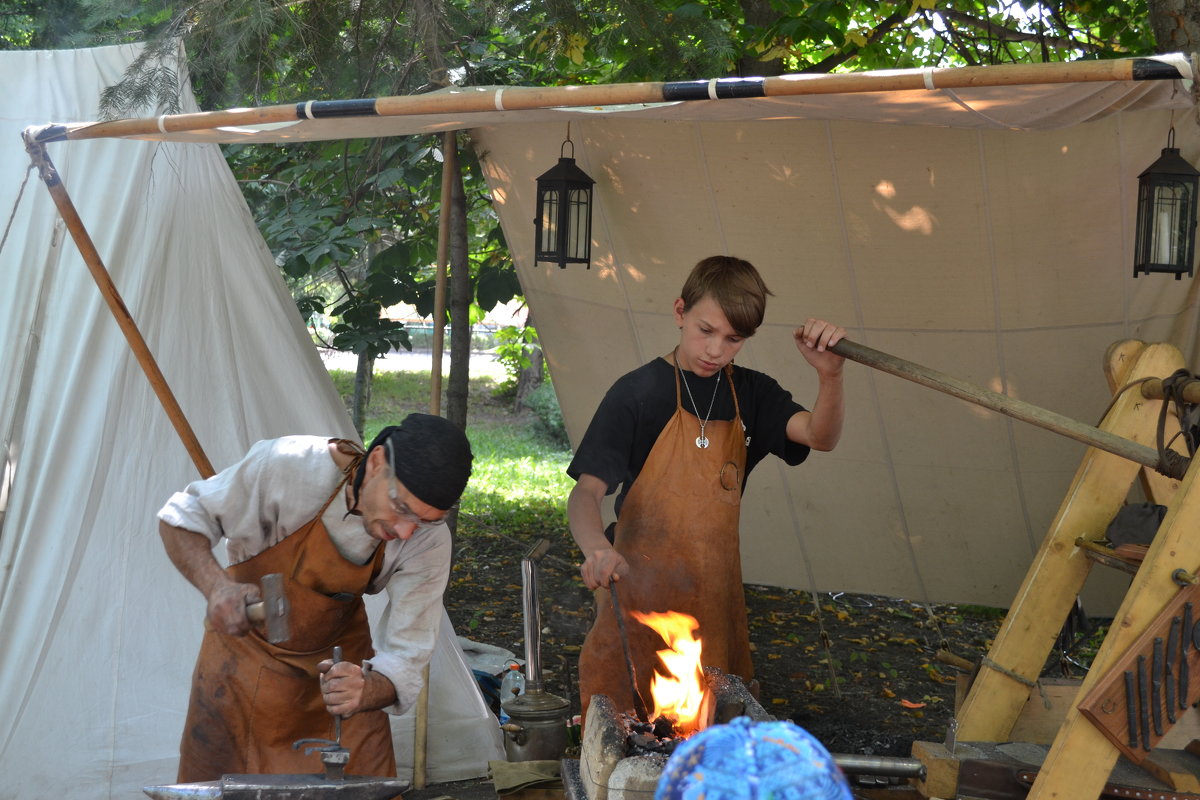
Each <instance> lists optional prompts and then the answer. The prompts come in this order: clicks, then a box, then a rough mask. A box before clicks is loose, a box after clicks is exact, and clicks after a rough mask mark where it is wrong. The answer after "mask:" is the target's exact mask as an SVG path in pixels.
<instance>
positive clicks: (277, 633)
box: [246, 572, 292, 644]
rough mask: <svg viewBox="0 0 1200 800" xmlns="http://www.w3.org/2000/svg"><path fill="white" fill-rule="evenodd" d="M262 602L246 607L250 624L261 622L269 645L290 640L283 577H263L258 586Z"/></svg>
mask: <svg viewBox="0 0 1200 800" xmlns="http://www.w3.org/2000/svg"><path fill="white" fill-rule="evenodd" d="M260 589H261V591H262V600H260V601H259V602H257V603H248V604H247V605H246V618H247V619H248V620H250V621H251V622H261V623H263V626H264V627H265V628H266V629H267V641H268V642H270V643H271V644H279V643H280V642H286V641H287V640H288V639H289V638H291V635H292V634H291V631H290V628H289V625H288V614H289V611H290V606H289V605H288V599H287V593H285V592H284V590H283V575H281V574H279V573H278V572H272V573H271V574H269V575H263V578H262V583H261V584H260Z"/></svg>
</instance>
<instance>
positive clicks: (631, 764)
mask: <svg viewBox="0 0 1200 800" xmlns="http://www.w3.org/2000/svg"><path fill="white" fill-rule="evenodd" d="M704 680H705V684H706V687H707V689H708V691H709V692H710V693H711V694H710V697H711V698H712V706H711V714H712V724H714V725H720V724H722V723H725V722H729V721H730V720H731V719H733V718H735V717H749V718H750V719H752V720H754V721H756V722H758V721H763V720H771V719H774V717H772V716H770V715H769V714H767V712H766V711H765V710H764V709H763V707H762V706H761V705H759V703H758V701H757V700H755V699H754V697H753V696H751V694H750V692H748V691H747V690H746V685H745V684H744V683H742V680H741V679H740V678H737V677H733V676H731V675H726V674H725V673H723V672H721V671H720V670H718V669H715V668H713V667H707V668H705V670H704ZM628 753H629V737H628V734H627V731H626V729H625V722H624V720H623V719H622V712H620V711H618V710H617V709H616V708H614V706H613V702H612V700H611V699H609V697H608V695H603V694H596V695H592V701H591V704H590V705H589V706H588V713H587V719H586V721H585V722H584V726H583V742H582V745H581V748H580V753H579V783H580V784H582V788H583V792H584V796H585V797H586V798H587V800H635V798H636V800H646V798H647V797H653V796H654V789H655V787H656V786H657V785H658V778H659V776H660V775H661V774H662V771H663V767H664V766H666V763H667V757H666V756H663V755H637V756H631V755H629V754H628Z"/></svg>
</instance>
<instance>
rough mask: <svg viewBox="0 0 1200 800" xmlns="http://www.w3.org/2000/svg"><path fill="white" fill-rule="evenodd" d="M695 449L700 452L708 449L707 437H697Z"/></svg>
mask: <svg viewBox="0 0 1200 800" xmlns="http://www.w3.org/2000/svg"><path fill="white" fill-rule="evenodd" d="M696 447H699V448H700V449H701V450H703V449H704V448H706V447H708V437H707V436H697V437H696Z"/></svg>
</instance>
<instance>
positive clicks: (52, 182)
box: [23, 129, 214, 478]
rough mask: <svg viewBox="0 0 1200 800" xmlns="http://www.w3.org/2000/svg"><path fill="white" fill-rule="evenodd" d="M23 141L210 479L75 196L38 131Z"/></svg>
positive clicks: (26, 134)
mask: <svg viewBox="0 0 1200 800" xmlns="http://www.w3.org/2000/svg"><path fill="white" fill-rule="evenodd" d="M23 138H24V139H25V150H26V151H27V152H28V153H29V157H30V159H31V160H32V161H33V163H34V165H35V166H36V167H37V168H38V174H39V176H40V177H41V179H42V182H43V183H45V184H46V188H47V189H48V190H49V192H50V197H51V199H53V200H54V205H55V206H56V207H57V208H58V213H59V214H60V215H62V218H63V222H64V223H66V226H67V231H68V232H70V234H71V238H72V239H74V240H75V245H76V246H77V247H78V248H79V253H80V255H82V256H83V263H84V264H85V265H86V266H87V268H88V272H90V273H91V275H92V279H93V280H95V282H96V285H97V286H98V287H99V288H100V294H101V296H103V297H104V301H105V303H107V304H108V308H109V310H110V311H111V312H112V314H113V316H114V317H115V318H116V320H117V325H118V326H120V328H121V332H122V333H123V334H125V340H126V342H128V343H129V349H130V350H132V351H133V354H134V357H135V358H137V362H138V364H139V365H140V366H141V368H142V372H144V373H145V374H146V378H147V379H148V380H149V381H150V388H152V389H153V390H154V394H155V395H157V396H158V401H159V403H161V404H162V407H163V409H164V410H165V411H166V412H167V417H168V418H169V419H170V420H171V424H172V425H173V426H174V427H175V432H176V433H177V434H178V435H179V438H180V439H181V440H182V441H183V446H184V447H185V448H186V449H187V452H188V455H190V456H191V457H192V462H193V463H194V464H195V465H196V469H198V470H199V471H200V476H201V477H203V478H208V477H210V476H211V475H213V473H214V470H213V467H212V463H211V462H210V461H209V460H208V456H207V455H205V453H204V448H202V447H201V446H200V441H199V439H197V438H196V433H195V431H193V430H192V426H191V424H190V423H189V422H188V420H187V417H186V416H184V413H183V409H182V408H180V407H179V402H178V401H177V400H176V399H175V395H174V393H173V392H172V391H171V387H170V386H169V385H168V384H167V379H166V378H165V377H163V374H162V370H160V369H159V367H158V362H157V361H155V360H154V355H153V354H152V353H151V352H150V347H149V346H148V345H147V344H146V340H145V339H144V338H143V337H142V333H141V331H140V330H138V327H137V323H135V322H134V321H133V317H132V315H130V313H129V309H128V308H126V306H125V301H124V300H123V299H122V297H121V294H120V292H119V291H117V287H116V284H114V283H113V280H112V276H111V275H109V273H108V270H107V269H106V268H105V266H104V260H103V259H102V258H101V257H100V253H99V252H98V251H97V250H96V246H95V244H94V243H93V242H92V237H91V236H90V235H89V234H88V232H87V228H86V227H84V224H83V220H82V219H80V217H79V212H78V211H77V210H76V209H75V204H74V203H73V202H72V200H71V196H70V195H69V194H68V193H67V190H66V187H64V186H63V184H62V179H61V178H60V177H59V175H58V170H57V169H56V168H55V166H54V163H53V162H52V161H51V160H50V155H49V154H48V153H47V152H46V146H45V144H44V143H42V142H41V141H39V140H38V139H37V132H36V131H35V130H33V129H26V130H25V132H24V133H23Z"/></svg>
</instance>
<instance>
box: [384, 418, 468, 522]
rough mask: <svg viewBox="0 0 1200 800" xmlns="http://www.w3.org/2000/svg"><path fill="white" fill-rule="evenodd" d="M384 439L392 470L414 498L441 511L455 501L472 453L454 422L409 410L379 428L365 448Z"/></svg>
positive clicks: (463, 484)
mask: <svg viewBox="0 0 1200 800" xmlns="http://www.w3.org/2000/svg"><path fill="white" fill-rule="evenodd" d="M385 441H387V442H390V443H391V452H392V464H391V467H392V472H393V473H395V475H396V478H397V479H398V480H399V481H400V482H401V483H402V484H404V487H405V488H406V489H408V490H409V491H410V492H412V493H413V495H415V496H416V498H417V499H418V500H420V501H421V502H423V503H428V504H429V505H431V506H433V507H434V508H437V509H441V510H443V511H445V510H446V509H448V508H450V507H451V506H452V505H454V504H455V503H456V502H458V498H459V496H460V495H462V493H463V489H465V488H466V486H467V479H468V478H470V477H471V461H472V460H473V458H474V456H473V455H472V453H471V443H470V441H468V439H467V435H466V434H465V433H463V432H462V431H461V430H460V429H459V428H458V427H457V426H456V425H454V423H452V422H450V421H449V420H447V419H444V418H442V417H438V416H435V415H433V414H409V415H408V416H407V417H405V418H404V421H403V422H401V423H400V424H399V425H389V426H388V427H386V428H384V429H383V430H381V431H380V432H379V435H378V436H376V437H375V440H374V441H373V442H371V446H370V447H369V448H367V449H368V452H369V451H370V450H372V449H374V448H375V447H377V446H382V445H383V444H384V442H385ZM385 453H386V448H385Z"/></svg>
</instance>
